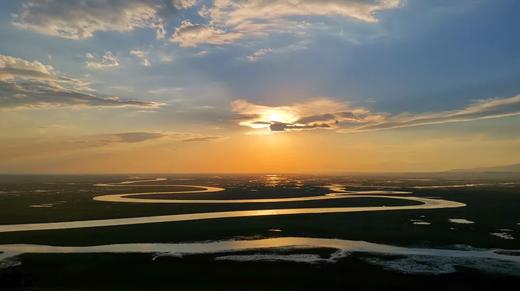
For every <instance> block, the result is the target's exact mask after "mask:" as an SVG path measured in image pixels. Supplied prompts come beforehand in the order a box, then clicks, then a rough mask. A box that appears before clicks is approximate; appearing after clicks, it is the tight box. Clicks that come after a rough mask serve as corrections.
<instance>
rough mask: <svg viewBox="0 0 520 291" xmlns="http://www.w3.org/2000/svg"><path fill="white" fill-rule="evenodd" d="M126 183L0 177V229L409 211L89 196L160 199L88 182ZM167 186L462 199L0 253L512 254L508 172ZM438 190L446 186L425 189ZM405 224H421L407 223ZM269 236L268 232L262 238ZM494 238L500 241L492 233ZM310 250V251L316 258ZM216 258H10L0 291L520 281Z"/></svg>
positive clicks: (519, 205) (512, 184)
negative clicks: (273, 247) (270, 245)
mask: <svg viewBox="0 0 520 291" xmlns="http://www.w3.org/2000/svg"><path fill="white" fill-rule="evenodd" d="M152 177H156V176H152ZM161 177H164V175H161ZM128 178H129V176H0V225H1V224H16V223H37V222H55V221H69V220H87V219H106V218H121V217H137V216H148V215H163V214H180V213H196V212H211V211H226V210H246V209H248V210H251V209H272V208H301V207H340V206H353V207H356V206H369V205H370V206H380V205H386V206H391V205H413V204H414V202H410V201H405V200H399V199H379V198H359V199H358V198H353V199H344V200H327V201H308V202H296V203H265V204H261V205H259V204H248V205H242V204H236V205H229V204H228V205H219V204H217V205H202V204H201V205H192V204H183V205H177V204H163V205H157V204H126V203H107V202H99V201H93V200H92V197H94V196H96V195H100V194H110V193H130V192H148V191H165V188H164V187H162V188H161V187H152V186H151V187H142V188H139V189H136V188H135V187H132V186H129V187H118V188H103V189H100V188H99V187H95V186H93V185H94V184H95V183H110V182H121V181H124V180H126V179H128ZM144 178H146V177H144ZM148 178H150V177H148ZM168 178H169V179H168V181H165V182H158V184H161V183H166V184H188V185H210V186H219V187H224V188H226V191H224V192H218V193H203V194H187V195H185V194H183V196H182V197H183V199H190V197H191V198H192V199H236V198H238V197H240V198H241V199H247V198H274V197H299V196H311V195H322V194H325V193H328V192H329V191H328V190H327V189H325V188H323V187H322V186H323V185H327V184H333V183H340V184H345V185H348V189H349V190H395V191H410V192H413V194H412V195H413V196H417V197H435V198H442V199H447V200H452V201H458V202H463V203H465V204H467V206H466V207H463V208H453V209H432V210H406V211H391V212H362V213H337V214H322V215H289V216H267V217H249V218H233V219H216V220H207V221H187V222H176V223H158V224H148V225H146V224H145V225H129V226H118V227H101V228H88V229H71V230H54V231H34V232H19V233H0V245H1V244H45V245H56V246H73V245H77V246H89V245H102V244H114V243H159V242H164V243H178V242H194V241H213V240H229V239H254V238H265V237H284V236H298V237H318V238H340V239H348V240H363V241H368V242H374V243H382V244H389V245H398V246H404V247H419V248H453V247H455V246H458V247H460V246H461V245H463V246H471V247H474V248H484V249H506V250H519V249H520V240H519V238H520V184H518V182H519V181H520V178H519V177H516V176H508V177H492V178H486V179H483V178H475V177H451V178H450V177H440V178H432V179H429V178H427V177H408V176H406V177H315V176H278V177H274V178H273V176H266V177H263V176H261V177H252V176H194V177H192V176H171V177H168ZM443 185H444V186H450V187H445V188H443V187H436V186H443ZM452 186H456V187H452ZM418 187H419V188H418ZM179 189H182V188H179ZM177 197H178V196H175V195H172V196H171V198H177ZM396 198H397V197H396ZM452 218H457V219H467V220H470V221H472V222H474V223H473V224H456V223H452V222H450V221H449V219H452ZM414 221H423V222H427V223H429V224H414V223H413V222H414ZM273 229H276V230H277V231H275V232H273V231H272V230H273ZM496 233H502V234H506V235H507V236H508V237H507V238H504V237H500V236H496V235H492V234H496ZM316 252H318V253H320V254H321V252H325V251H323V250H316ZM324 255H326V252H325V253H324ZM216 256H218V255H190V256H185V257H183V258H176V257H158V258H156V259H154V255H153V254H23V255H21V256H19V257H17V258H16V260H17V261H19V262H20V263H21V264H19V265H16V264H15V265H13V266H11V267H9V268H3V269H0V290H153V289H156V290H201V289H206V290H207V289H211V290H215V289H221V290H421V289H422V290H515V288H518V286H520V274H514V273H512V274H511V273H510V274H504V273H502V274H496V273H493V272H490V273H486V272H482V271H479V270H476V269H472V268H463V267H458V268H457V271H456V272H454V273H449V274H408V273H403V272H399V271H396V270H389V269H385V268H384V267H382V266H379V265H375V264H371V263H369V262H368V261H367V259H366V258H367V256H371V255H370V254H359V253H356V254H354V255H351V256H348V257H346V258H343V259H340V260H339V261H338V262H335V263H315V264H308V263H295V262H281V261H276V262H265V261H250V262H233V261H219V260H215V257H216Z"/></svg>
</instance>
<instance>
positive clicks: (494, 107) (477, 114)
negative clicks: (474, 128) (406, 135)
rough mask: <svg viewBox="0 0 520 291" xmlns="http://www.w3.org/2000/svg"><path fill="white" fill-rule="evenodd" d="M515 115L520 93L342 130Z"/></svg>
mask: <svg viewBox="0 0 520 291" xmlns="http://www.w3.org/2000/svg"><path fill="white" fill-rule="evenodd" d="M515 115H520V95H516V96H513V97H508V98H491V99H484V100H479V101H476V102H474V103H472V104H470V105H469V106H467V107H465V108H462V109H457V110H448V111H440V112H429V113H419V114H411V113H402V114H398V115H394V116H388V117H387V118H385V120H383V121H381V122H376V123H369V124H365V125H363V126H359V127H355V128H345V129H342V130H341V132H360V131H374V130H384V129H391V128H403V127H414V126H421V125H433V124H444V123H452V122H465V121H473V120H480V119H491V118H501V117H508V116H515Z"/></svg>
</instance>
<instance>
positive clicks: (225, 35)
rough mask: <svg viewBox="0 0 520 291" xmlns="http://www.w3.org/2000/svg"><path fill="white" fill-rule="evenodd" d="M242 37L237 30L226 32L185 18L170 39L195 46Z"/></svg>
mask: <svg viewBox="0 0 520 291" xmlns="http://www.w3.org/2000/svg"><path fill="white" fill-rule="evenodd" d="M241 37H242V34H240V33H237V32H226V31H224V30H221V29H218V28H216V27H214V26H211V25H204V24H193V23H191V22H190V21H189V20H184V21H183V22H182V23H181V25H180V26H179V27H177V28H176V29H175V32H174V34H173V35H172V37H171V39H170V41H171V42H174V43H178V44H179V45H180V46H182V47H195V46H197V45H199V44H213V45H222V44H229V43H232V42H234V41H235V40H237V39H239V38H241Z"/></svg>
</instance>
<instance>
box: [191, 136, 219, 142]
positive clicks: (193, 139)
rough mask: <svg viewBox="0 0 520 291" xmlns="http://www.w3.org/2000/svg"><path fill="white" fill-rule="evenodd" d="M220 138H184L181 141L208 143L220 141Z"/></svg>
mask: <svg viewBox="0 0 520 291" xmlns="http://www.w3.org/2000/svg"><path fill="white" fill-rule="evenodd" d="M222 138H223V137H222V136H195V137H189V138H185V139H183V140H181V141H183V142H209V141H214V140H219V139H222Z"/></svg>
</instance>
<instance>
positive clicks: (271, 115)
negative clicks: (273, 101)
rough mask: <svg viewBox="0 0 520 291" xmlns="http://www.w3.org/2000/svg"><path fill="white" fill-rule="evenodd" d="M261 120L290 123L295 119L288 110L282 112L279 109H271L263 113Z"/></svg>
mask: <svg viewBox="0 0 520 291" xmlns="http://www.w3.org/2000/svg"><path fill="white" fill-rule="evenodd" d="M263 119H265V120H269V121H270V122H281V123H292V122H294V121H295V120H296V119H297V118H296V116H295V115H294V114H292V113H291V112H289V111H288V110H284V109H281V108H272V109H269V110H267V111H266V112H265V113H264V118H263Z"/></svg>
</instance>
